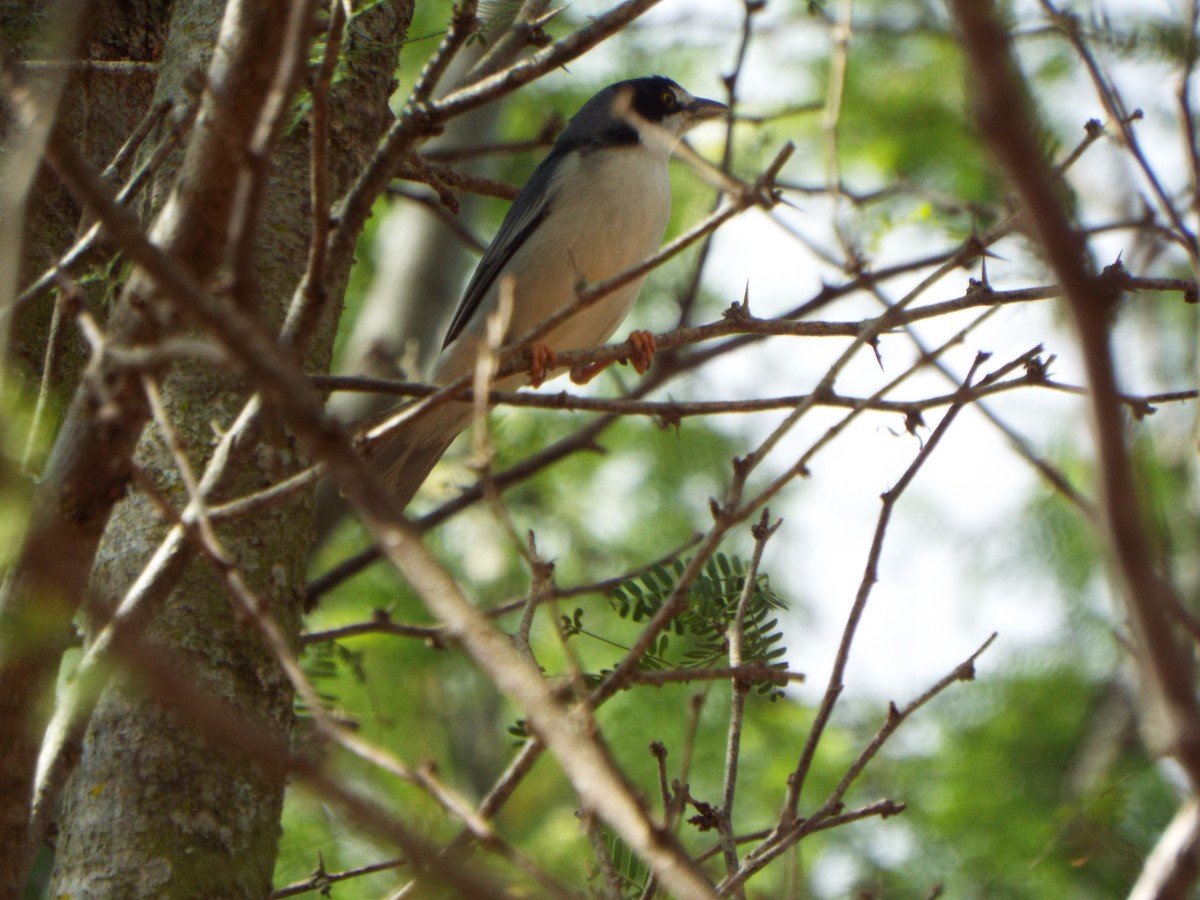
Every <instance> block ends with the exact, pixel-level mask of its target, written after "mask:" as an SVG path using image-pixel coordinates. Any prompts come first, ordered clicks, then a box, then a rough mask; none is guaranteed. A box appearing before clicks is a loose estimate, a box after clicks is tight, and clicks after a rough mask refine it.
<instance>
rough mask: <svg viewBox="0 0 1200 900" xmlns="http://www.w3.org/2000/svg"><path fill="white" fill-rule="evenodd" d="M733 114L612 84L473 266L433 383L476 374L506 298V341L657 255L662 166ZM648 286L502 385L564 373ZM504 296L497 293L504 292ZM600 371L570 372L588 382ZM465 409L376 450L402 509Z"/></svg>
mask: <svg viewBox="0 0 1200 900" xmlns="http://www.w3.org/2000/svg"><path fill="white" fill-rule="evenodd" d="M728 110H729V107H727V106H726V105H725V104H723V103H720V102H718V101H716V100H708V99H704V98H700V97H694V96H692V95H691V94H690V93H688V92H687V91H686V90H684V89H683V88H682V87H680V86H679V85H678V84H677V83H676V82H674V81H672V80H671V79H670V78H665V77H663V76H661V75H653V76H648V77H642V78H633V79H629V80H626V81H620V82H617V83H616V84H611V85H609V86H608V87H605V88H604V89H602V90H601V91H600V92H599V93H597V94H596V95H595V96H593V97H592V98H591V99H590V100H588V101H587V102H586V103H584V105H583V106H582V107H580V109H579V111H578V112H577V113H576V114H575V115H574V116H572V117H571V119H570V121H569V122H568V123H567V126H566V127H565V128H564V129H563V131H562V132H561V133H560V134H559V136H558V138H557V139H556V140H555V141H554V144H553V146H552V147H551V149H550V152H549V153H548V154H547V155H546V157H545V158H544V159H543V160H542V161H541V163H539V164H538V166H537V167H536V168H535V169H534V171H533V174H532V175H531V176H530V178H529V181H528V182H527V183H526V184H525V186H524V187H523V188H522V189H521V190H520V192H519V193H518V194H517V198H516V200H514V201H513V204H512V206H511V207H510V208H509V210H508V213H507V215H506V216H505V218H504V221H503V222H502V223H501V225H500V229H499V231H497V232H496V236H495V237H494V238H493V239H492V242H491V244H489V245H488V248H487V250H486V251H485V252H484V254H483V256H482V257H481V258H480V260H479V263H478V265H477V266H476V268H475V272H474V274H473V275H472V276H471V279H470V281H469V282H468V283H467V287H466V290H465V291H464V292H463V295H462V298H461V299H460V301H459V303H458V306H457V308H456V309H455V312H454V315H453V317H452V318H451V320H450V325H449V328H448V329H447V331H446V336H445V340H444V342H443V344H442V349H441V352H440V353H439V354H438V356H437V358H436V360H435V361H434V364H433V369H432V373H431V376H430V380H431V382H432V383H433V384H434V385H437V386H442V387H444V386H446V385H449V384H452V383H454V382H455V381H457V380H458V379H460V378H461V377H462V376H463V375H465V374H467V373H469V372H471V371H473V369H474V367H475V364H476V360H477V359H478V356H479V353H480V350H481V349H482V347H483V346H484V343H485V341H486V339H487V327H488V326H487V322H488V319H489V317H490V315H491V314H492V313H493V312H494V311H495V310H496V309H497V308H498V306H499V305H500V296H501V291H502V289H503V290H504V291H505V292H508V291H511V298H512V303H511V311H510V314H509V320H508V325H507V329H506V332H505V335H504V342H507V341H509V340H512V339H514V338H518V337H520V336H521V335H523V334H525V333H527V332H529V331H530V330H531V329H533V328H534V327H535V326H537V325H539V324H540V323H542V322H543V321H545V320H546V319H548V318H549V317H550V316H552V315H554V314H555V313H557V312H559V311H560V310H562V309H564V308H565V307H567V306H569V305H570V304H571V303H573V302H574V300H575V298H576V296H577V291H578V289H579V286H580V285H582V284H585V283H586V284H596V283H597V282H600V281H603V280H604V279H606V278H610V277H612V276H614V275H618V274H620V273H622V272H624V271H626V270H628V269H630V268H632V267H634V266H636V265H637V264H638V263H641V262H643V261H644V260H646V259H647V258H648V257H650V256H652V255H653V254H654V253H655V252H657V251H658V249H659V247H660V245H661V243H662V239H663V234H664V233H665V231H666V227H667V220H668V218H669V217H670V213H671V186H670V181H669V178H668V166H667V164H668V161H669V159H670V156H671V154H672V152H673V150H674V148H675V145H676V144H677V143H678V141H679V139H680V138H681V137H682V136H683V135H684V134H685V133H686V132H687V131H688V130H689V129H691V128H692V127H693V126H695V125H697V124H699V123H700V122H703V121H705V120H708V119H713V118H717V117H719V116H722V115H724V114H725V113H727V112H728ZM644 279H645V276H642V277H640V278H637V279H635V280H633V281H631V282H629V283H628V284H625V285H624V286H622V287H620V288H618V289H617V290H614V291H612V292H611V293H609V294H607V295H605V296H604V297H602V298H600V299H599V300H597V301H596V302H595V303H593V304H591V305H588V306H585V307H584V308H582V309H581V310H579V311H578V312H577V313H576V314H574V315H572V316H570V317H569V318H568V319H567V320H566V321H564V322H563V323H561V324H559V325H557V326H556V327H554V328H553V329H551V330H550V331H549V332H548V333H547V334H545V335H544V336H542V338H541V339H540V341H539V343H538V344H536V345H534V347H532V348H531V351H530V355H531V364H530V371H529V374H528V375H526V374H524V373H518V374H517V375H511V376H507V377H505V378H502V379H500V380H499V381H497V382H496V384H495V385H494V386H495V387H497V388H501V389H509V388H515V387H517V386H519V385H520V384H521V382H523V381H525V380H526V379H527V378H528V379H529V380H530V381H531V382H532V383H533V384H534V385H535V386H536V385H537V384H540V383H541V381H542V380H543V379H544V378H545V377H546V376H547V375H550V376H551V377H555V376H557V375H558V374H561V372H560V371H559V370H558V368H557V367H556V365H555V363H556V360H555V353H556V351H567V350H580V349H584V348H588V347H594V346H597V345H600V344H603V343H605V342H606V341H607V340H608V339H609V338H610V337H612V335H613V334H614V333H615V332H616V330H617V328H619V327H620V325H621V323H622V322H623V321H624V319H625V316H626V315H627V314H628V312H629V310H630V308H631V307H632V306H633V303H634V301H635V300H636V299H637V296H638V294H639V293H640V291H641V288H642V282H643V281H644ZM502 286H503V287H502ZM630 343H631V346H632V348H633V353H632V354H631V357H632V359H631V362H633V364H634V366H635V368H636V369H637V370H638V372H639V373H644V371H645V369H646V368H648V366H649V364H650V357H651V356H652V355H653V352H654V341H653V336H652V335H650V334H649V333H648V332H635V333H634V334H632V335H631V336H630ZM597 368H598V367H589V368H585V369H583V370H577V371H573V372H572V377H573V378H575V379H576V380H577V381H583V380H586V379H587V378H589V377H591V376H592V375H594V374H595V373H596V369H597ZM471 416H472V408H471V405H470V404H469V403H466V402H463V401H455V402H448V403H443V404H442V405H441V406H438V407H436V408H434V409H432V410H429V411H428V412H427V413H426V414H423V415H420V416H414V417H413V418H412V419H411V421H405V422H402V423H401V424H400V425H398V426H397V427H396V428H395V429H394V430H393V431H392V432H391V434H390V435H389V436H388V437H387V438H386V439H385V440H384V441H383V442H382V443H381V445H380V446H379V448H378V449H377V451H376V454H375V457H376V464H377V465H378V466H379V467H380V469H381V470H382V472H383V478H384V482H385V484H386V486H387V488H388V490H389V491H390V492H391V496H392V499H393V501H394V502H396V503H398V504H400V507H401V508H404V507H406V506H407V505H408V502H409V501H410V500H411V499H412V497H413V495H415V494H416V492H417V490H418V489H419V488H420V487H421V485H422V483H423V482H424V481H425V479H426V478H427V477H428V475H429V473H430V471H431V470H432V469H433V467H434V465H435V464H436V463H437V461H438V460H439V459H440V458H441V456H442V454H443V453H444V452H445V451H446V449H447V448H448V447H449V446H450V444H451V442H452V441H453V440H454V438H455V437H456V436H457V435H458V434H459V433H460V432H461V431H462V430H463V429H464V428H466V426H467V425H468V424H469V423H470V421H471Z"/></svg>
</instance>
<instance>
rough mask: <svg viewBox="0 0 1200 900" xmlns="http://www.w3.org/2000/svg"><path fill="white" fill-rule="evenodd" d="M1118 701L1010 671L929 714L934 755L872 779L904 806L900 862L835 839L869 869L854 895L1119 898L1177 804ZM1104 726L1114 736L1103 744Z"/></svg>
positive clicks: (1049, 674)
mask: <svg viewBox="0 0 1200 900" xmlns="http://www.w3.org/2000/svg"><path fill="white" fill-rule="evenodd" d="M1060 649H1062V650H1063V651H1064V653H1065V651H1066V648H1060ZM1131 701H1132V698H1131V697H1129V696H1128V694H1127V691H1126V690H1125V689H1124V688H1123V687H1121V686H1119V685H1117V684H1115V683H1109V684H1103V683H1101V684H1097V683H1095V682H1094V681H1093V680H1092V677H1091V676H1090V675H1089V674H1087V673H1084V672H1082V671H1080V670H1077V669H1074V668H1072V667H1071V666H1070V665H1062V666H1055V667H1039V668H1029V667H1021V668H1020V669H1019V670H1018V671H1015V672H1013V673H1011V674H1009V675H1007V676H1002V677H998V678H992V679H988V680H987V682H985V683H982V684H979V685H977V686H975V687H974V688H972V690H971V692H970V695H969V696H967V695H966V694H951V695H950V696H948V697H947V698H946V700H945V701H943V702H939V704H937V705H936V709H937V719H938V722H939V728H938V737H937V739H936V746H935V747H934V748H933V749H932V750H931V751H928V752H913V753H909V754H906V755H904V756H902V757H901V758H898V759H893V760H892V761H891V762H890V763H889V764H886V765H885V766H884V767H882V768H881V769H880V770H878V771H876V772H875V773H874V778H875V779H876V780H878V781H879V782H881V783H886V784H887V785H888V787H887V790H888V792H889V794H890V795H892V796H894V797H896V798H897V799H900V800H903V802H905V803H906V804H907V809H906V811H905V814H904V816H903V819H902V822H901V824H902V826H903V828H904V829H905V831H906V833H907V840H906V841H905V842H904V843H906V844H907V845H908V846H909V850H908V851H907V852H906V853H904V854H903V856H902V857H901V859H900V860H899V861H896V860H891V861H886V860H885V859H884V855H883V854H879V853H875V852H872V850H871V849H870V848H869V847H865V846H863V842H862V837H863V836H862V835H860V834H855V833H853V832H846V834H845V835H844V836H843V837H844V839H846V840H848V841H849V842H850V843H851V845H852V846H853V850H852V851H851V852H853V853H855V854H856V855H859V856H860V858H863V859H868V860H870V859H872V857H873V858H874V864H873V865H872V866H871V867H870V868H869V871H867V872H864V873H863V874H862V876H861V879H860V881H859V887H860V889H863V890H873V891H876V892H877V895H879V896H924V895H926V894H927V893H928V891H929V890H930V888H931V887H932V886H933V885H935V884H941V885H942V886H943V887H944V889H945V892H946V896H951V897H963V898H984V897H986V898H1026V897H1028V898H1034V897H1064V898H1087V897H1116V896H1122V895H1123V894H1125V893H1126V892H1127V891H1128V889H1129V887H1130V885H1131V884H1132V882H1133V879H1134V878H1136V876H1137V873H1138V871H1139V870H1140V867H1141V862H1142V859H1143V857H1144V854H1145V853H1146V852H1147V850H1148V848H1149V847H1150V846H1152V845H1153V843H1154V840H1155V837H1156V835H1157V834H1158V833H1159V831H1160V830H1161V829H1162V828H1163V827H1165V825H1166V823H1167V822H1168V821H1169V820H1170V818H1171V815H1172V813H1173V810H1174V807H1175V805H1176V804H1177V803H1178V797H1176V796H1174V791H1172V790H1171V789H1170V788H1169V787H1168V785H1167V784H1166V782H1165V781H1164V779H1163V777H1162V775H1161V773H1160V772H1159V770H1158V769H1157V768H1156V767H1155V766H1154V764H1153V762H1152V761H1151V760H1150V759H1148V758H1147V757H1146V755H1145V753H1144V751H1142V749H1141V748H1140V745H1139V743H1138V741H1137V738H1136V734H1135V733H1134V731H1133V727H1132V722H1133V713H1132V709H1131V707H1130V706H1129V704H1130V703H1131ZM1114 722H1116V723H1120V722H1124V723H1125V724H1124V726H1121V725H1120V724H1117V725H1116V729H1117V731H1116V733H1115V734H1111V733H1110V732H1111V731H1112V727H1113V725H1114ZM1033 723H1036V724H1033ZM1110 739H1112V740H1113V741H1114V742H1113V743H1109V740H1110ZM934 773H936V777H931V775H933V774H934Z"/></svg>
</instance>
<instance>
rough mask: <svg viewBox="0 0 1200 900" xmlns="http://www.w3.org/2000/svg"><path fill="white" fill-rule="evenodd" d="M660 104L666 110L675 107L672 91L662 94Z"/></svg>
mask: <svg viewBox="0 0 1200 900" xmlns="http://www.w3.org/2000/svg"><path fill="white" fill-rule="evenodd" d="M662 104H663V106H665V107H666V108H667V109H670V108H671V107H672V106H674V105H675V94H674V92H673V91H663V92H662Z"/></svg>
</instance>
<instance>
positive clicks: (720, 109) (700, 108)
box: [686, 97, 729, 122]
mask: <svg viewBox="0 0 1200 900" xmlns="http://www.w3.org/2000/svg"><path fill="white" fill-rule="evenodd" d="M686 109H687V114H688V116H689V118H691V119H692V121H694V122H703V121H704V120H705V119H715V118H717V117H718V116H723V115H725V113H727V112H729V107H728V106H726V105H725V104H724V103H718V102H717V101H716V100H706V99H704V98H703V97H693V98H692V102H691V103H689V104H688V105H687V107H686Z"/></svg>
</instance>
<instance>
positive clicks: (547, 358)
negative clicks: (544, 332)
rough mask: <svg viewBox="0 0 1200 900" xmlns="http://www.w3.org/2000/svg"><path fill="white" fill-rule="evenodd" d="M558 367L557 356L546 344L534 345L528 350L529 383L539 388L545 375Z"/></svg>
mask: <svg viewBox="0 0 1200 900" xmlns="http://www.w3.org/2000/svg"><path fill="white" fill-rule="evenodd" d="M557 365H558V355H557V354H556V353H555V352H554V351H553V350H551V349H550V347H549V346H548V345H546V344H534V345H533V346H532V347H530V348H529V383H530V384H531V385H533V387H535V388H536V387H541V386H542V382H543V381H545V380H546V375H547V374H549V373H550V372H553V371H554V367H555V366H557Z"/></svg>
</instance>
